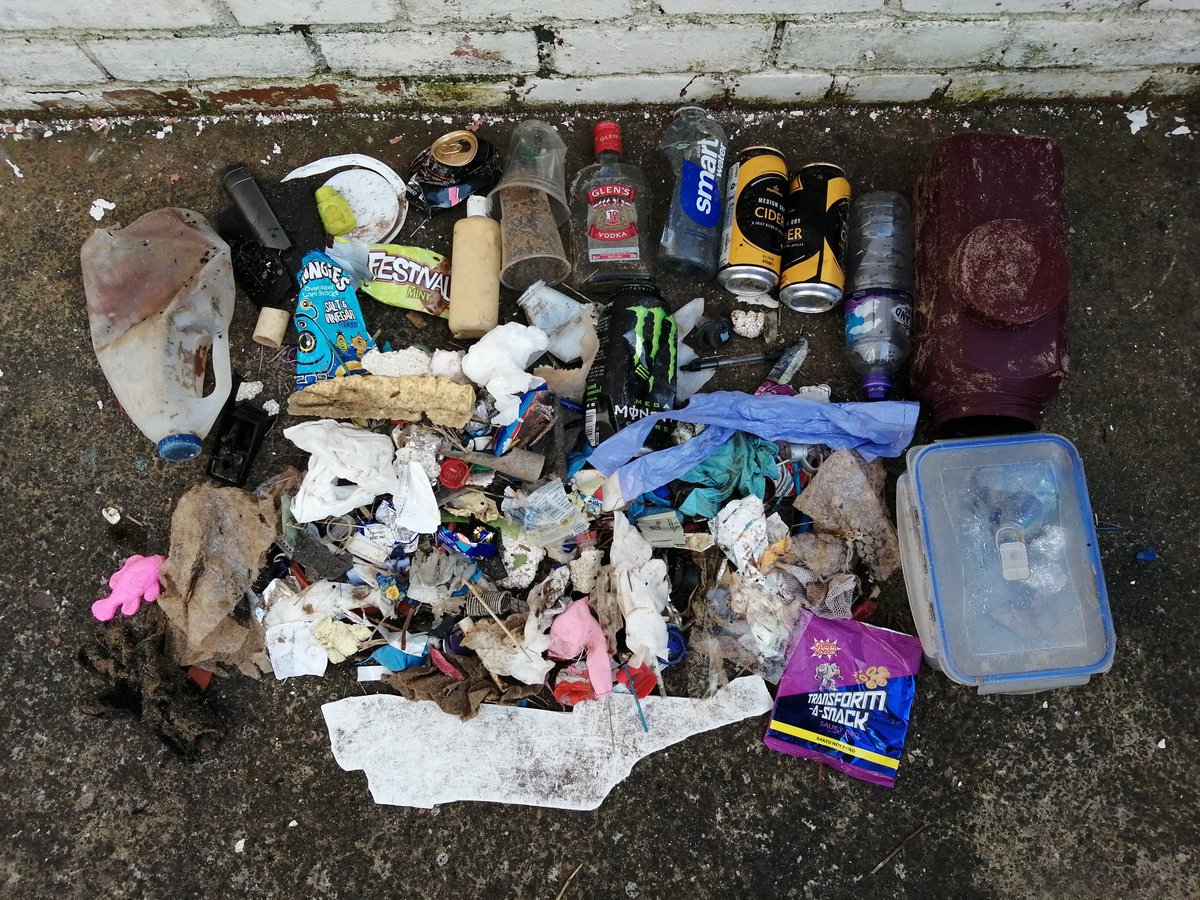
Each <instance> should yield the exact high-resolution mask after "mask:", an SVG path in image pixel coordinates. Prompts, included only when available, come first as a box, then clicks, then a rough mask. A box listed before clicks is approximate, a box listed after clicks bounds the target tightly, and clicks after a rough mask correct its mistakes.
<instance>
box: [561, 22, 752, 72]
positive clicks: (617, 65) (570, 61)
mask: <svg viewBox="0 0 1200 900" xmlns="http://www.w3.org/2000/svg"><path fill="white" fill-rule="evenodd" d="M774 37H775V29H774V28H771V27H766V26H763V25H739V24H736V23H733V22H722V23H720V24H719V25H711V26H710V25H679V26H675V27H671V28H666V29H664V28H657V27H654V26H650V25H638V26H635V27H633V28H615V27H607V28H570V29H563V30H562V31H561V32H559V41H558V42H557V43H556V44H555V46H554V51H553V63H554V68H555V69H556V70H557V71H559V72H562V73H563V74H564V75H620V74H624V73H635V74H636V73H641V72H736V71H754V70H756V69H760V68H762V67H763V64H764V62H765V61H766V59H767V53H768V51H769V50H770V48H771V43H772V41H773V40H774Z"/></svg>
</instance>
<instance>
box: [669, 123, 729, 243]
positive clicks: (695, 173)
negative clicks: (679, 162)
mask: <svg viewBox="0 0 1200 900" xmlns="http://www.w3.org/2000/svg"><path fill="white" fill-rule="evenodd" d="M693 150H694V156H695V158H694V159H692V158H688V159H684V161H683V169H682V171H681V172H680V176H679V203H680V205H681V206H682V207H683V211H684V212H685V213H686V214H687V217H688V218H689V219H691V220H692V221H693V222H695V223H696V224H697V225H700V226H702V227H704V228H715V227H716V226H717V224H718V223H719V222H720V221H721V174H722V173H723V172H724V171H725V147H724V145H723V144H722V143H721V142H720V141H718V140H717V139H716V138H705V139H704V140H700V141H697V142H696V143H695V144H694V145H693Z"/></svg>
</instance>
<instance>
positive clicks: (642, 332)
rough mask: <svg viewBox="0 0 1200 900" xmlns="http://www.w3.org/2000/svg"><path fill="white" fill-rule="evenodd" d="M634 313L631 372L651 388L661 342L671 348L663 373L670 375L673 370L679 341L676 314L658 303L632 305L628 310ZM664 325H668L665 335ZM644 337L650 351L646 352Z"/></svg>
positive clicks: (652, 387)
mask: <svg viewBox="0 0 1200 900" xmlns="http://www.w3.org/2000/svg"><path fill="white" fill-rule="evenodd" d="M629 311H630V312H631V313H633V316H634V324H633V360H634V373H635V374H636V375H637V376H638V377H639V378H641V379H642V380H644V381H645V382H646V386H647V387H648V388H649V389H650V390H653V389H654V379H655V372H656V369H657V363H658V353H659V349H660V348H661V346H662V342H663V341H664V340H665V341H666V342H667V348H668V349H669V351H670V357H669V362H668V364H667V370H666V373H665V374H666V375H667V377H670V376H671V375H672V374H673V373H674V372H675V354H676V352H677V344H678V341H677V340H676V337H675V334H676V332H675V317H674V316H672V315H671V313H670V312H669V311H668V310H666V309H663V308H662V307H661V306H652V307H645V306H634V307H631V308H630V310H629ZM664 325H665V326H667V327H666V329H665V331H666V334H664ZM647 339H649V341H648V342H649V345H650V352H649V354H647V353H646V344H647Z"/></svg>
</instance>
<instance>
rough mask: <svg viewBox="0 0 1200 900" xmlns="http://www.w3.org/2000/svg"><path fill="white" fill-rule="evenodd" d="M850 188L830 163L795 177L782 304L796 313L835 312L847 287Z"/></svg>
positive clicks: (787, 224)
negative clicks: (831, 310)
mask: <svg viewBox="0 0 1200 900" xmlns="http://www.w3.org/2000/svg"><path fill="white" fill-rule="evenodd" d="M849 218H850V182H849V181H848V180H847V179H846V173H845V171H844V170H843V169H841V168H840V167H839V166H835V165H833V164H832V163H809V164H808V165H807V166H802V167H801V168H799V169H798V170H796V172H795V174H793V175H792V180H791V183H790V185H789V187H788V197H787V215H786V219H785V229H784V236H783V278H782V281H781V287H780V288H779V299H780V300H782V301H783V302H784V303H786V304H787V305H788V306H789V307H790V308H792V309H794V310H797V311H798V312H807V313H820V312H825V311H826V310H830V309H833V307H835V306H836V305H837V302H838V301H839V300H841V299H842V292H843V290H844V289H845V287H846V270H845V263H846V234H847V228H848V224H849Z"/></svg>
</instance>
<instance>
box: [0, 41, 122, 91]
mask: <svg viewBox="0 0 1200 900" xmlns="http://www.w3.org/2000/svg"><path fill="white" fill-rule="evenodd" d="M104 80H105V75H104V73H103V72H102V71H101V70H100V68H99V67H98V66H97V65H96V64H95V63H94V62H92V61H91V60H90V59H88V56H87V54H86V53H84V52H83V51H82V50H80V49H79V47H78V46H76V45H75V44H74V43H73V42H71V41H36V42H35V41H28V40H12V39H10V40H0V83H3V84H31V85H33V84H60V85H76V84H93V83H95V82H98V81H104Z"/></svg>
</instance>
